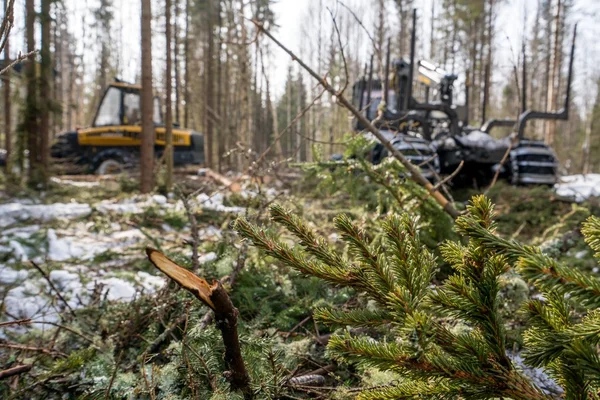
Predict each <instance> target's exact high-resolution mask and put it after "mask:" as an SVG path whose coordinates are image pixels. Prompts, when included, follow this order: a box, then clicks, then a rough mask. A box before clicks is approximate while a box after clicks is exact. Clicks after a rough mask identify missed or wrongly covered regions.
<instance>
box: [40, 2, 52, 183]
mask: <svg viewBox="0 0 600 400" xmlns="http://www.w3.org/2000/svg"><path fill="white" fill-rule="evenodd" d="M41 21H42V52H41V53H42V65H41V76H40V99H43V103H42V104H41V107H40V149H39V152H40V161H41V169H40V178H41V179H42V183H43V184H44V186H46V185H47V183H48V167H49V160H48V158H49V156H50V154H49V151H50V149H49V147H48V145H49V139H50V104H49V102H50V101H51V100H50V99H51V97H52V96H51V94H50V81H51V80H52V60H51V56H50V24H51V23H52V20H51V19H50V0H42V14H41Z"/></svg>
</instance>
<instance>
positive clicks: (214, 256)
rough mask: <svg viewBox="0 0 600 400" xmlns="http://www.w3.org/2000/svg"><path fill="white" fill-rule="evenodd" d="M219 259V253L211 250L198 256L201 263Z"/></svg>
mask: <svg viewBox="0 0 600 400" xmlns="http://www.w3.org/2000/svg"><path fill="white" fill-rule="evenodd" d="M216 259H217V253H215V252H214V251H211V252H210V253H206V254H203V255H201V256H199V257H198V262H199V263H200V264H205V263H207V262H211V261H215V260H216Z"/></svg>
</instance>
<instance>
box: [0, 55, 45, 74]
mask: <svg viewBox="0 0 600 400" xmlns="http://www.w3.org/2000/svg"><path fill="white" fill-rule="evenodd" d="M37 52H38V51H37V50H34V51H30V52H29V53H25V54H21V53H19V55H18V56H17V58H15V59H14V60H13V61H12V62H11V63H10V64H8V65H7V66H6V67H4V69H2V70H1V71H0V75H4V74H5V73H6V72H7V71H8V70H9V69H11V68H12V67H14V66H15V65H17V64H18V63H20V62H22V61H25V60H26V59H28V58H29V57H31V56H32V55H34V54H36V53H37Z"/></svg>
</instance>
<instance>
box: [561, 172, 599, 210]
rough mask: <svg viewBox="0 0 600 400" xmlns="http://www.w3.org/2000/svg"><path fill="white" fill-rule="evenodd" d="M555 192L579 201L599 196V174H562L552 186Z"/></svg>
mask: <svg viewBox="0 0 600 400" xmlns="http://www.w3.org/2000/svg"><path fill="white" fill-rule="evenodd" d="M554 189H555V190H556V194H558V195H559V196H563V197H569V198H572V199H574V200H575V201H576V202H578V203H580V202H582V201H584V200H586V199H588V198H590V197H600V174H587V175H569V176H563V177H561V179H560V182H559V183H557V184H556V185H555V187H554Z"/></svg>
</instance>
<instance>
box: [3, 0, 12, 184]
mask: <svg viewBox="0 0 600 400" xmlns="http://www.w3.org/2000/svg"><path fill="white" fill-rule="evenodd" d="M8 1H9V0H4V9H5V10H7V9H8ZM4 61H5V63H6V65H8V64H10V62H11V61H10V38H9V37H8V36H7V37H6V43H5V45H4ZM9 74H10V71H9V72H7V73H6V75H5V76H4V77H3V80H4V149H5V150H6V171H7V174H8V175H10V174H11V172H12V169H11V167H12V163H11V159H12V132H11V128H12V121H11V115H10V113H11V108H12V107H11V98H10V96H11V94H10V77H9Z"/></svg>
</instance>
